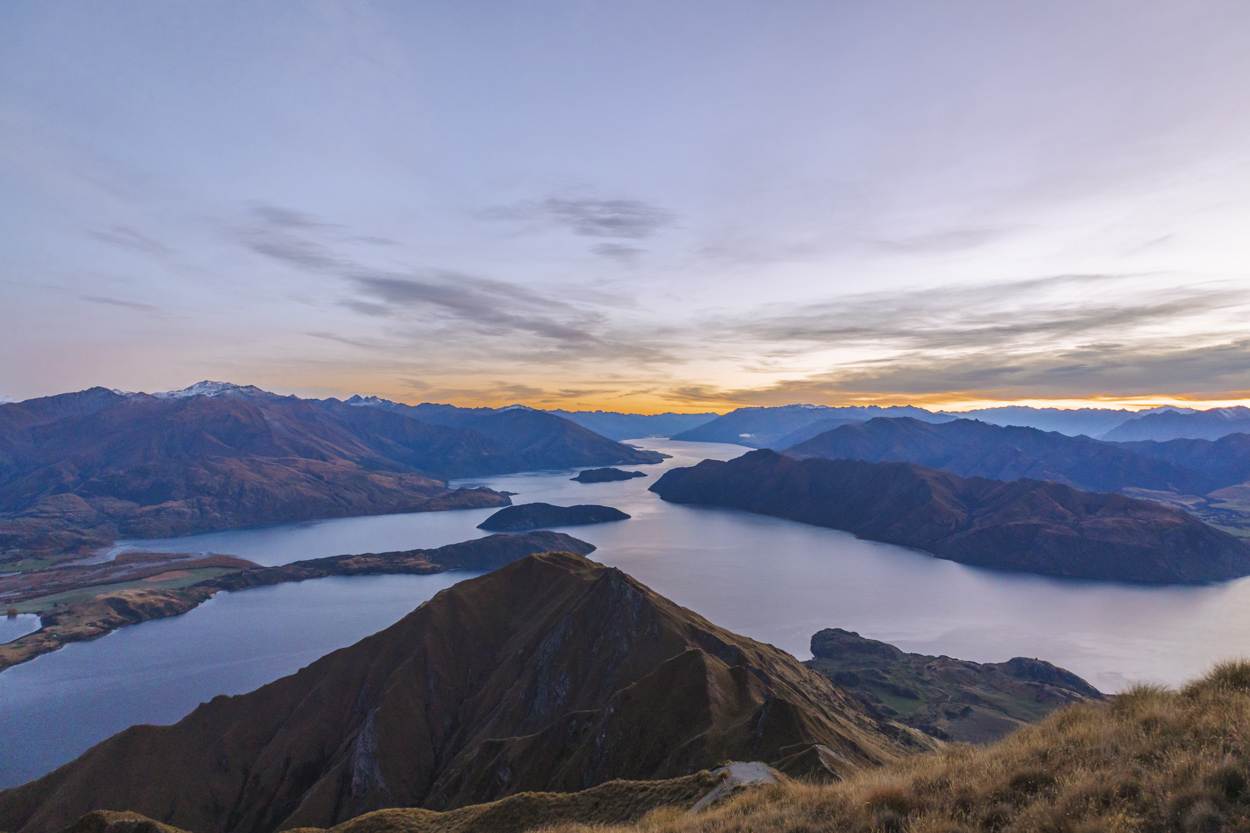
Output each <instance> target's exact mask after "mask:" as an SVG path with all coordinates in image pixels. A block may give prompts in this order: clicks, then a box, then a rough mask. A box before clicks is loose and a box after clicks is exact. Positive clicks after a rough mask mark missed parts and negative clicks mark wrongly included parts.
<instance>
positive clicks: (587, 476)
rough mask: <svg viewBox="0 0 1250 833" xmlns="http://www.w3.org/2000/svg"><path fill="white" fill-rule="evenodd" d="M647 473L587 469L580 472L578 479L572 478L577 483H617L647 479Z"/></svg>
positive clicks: (610, 469)
mask: <svg viewBox="0 0 1250 833" xmlns="http://www.w3.org/2000/svg"><path fill="white" fill-rule="evenodd" d="M646 476H647V473H646V472H641V471H622V470H621V469H614V468H611V467H609V468H606V469H586V470H585V471H582V472H578V474H577V476H576V477H570V478H569V480H573V481H575V482H577V483H615V482H617V481H618V480H633V479H634V478H635V477H646Z"/></svg>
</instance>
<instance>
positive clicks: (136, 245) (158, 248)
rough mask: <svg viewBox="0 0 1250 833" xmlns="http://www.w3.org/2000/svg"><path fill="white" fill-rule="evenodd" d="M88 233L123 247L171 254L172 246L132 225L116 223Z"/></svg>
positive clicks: (102, 240) (157, 253)
mask: <svg viewBox="0 0 1250 833" xmlns="http://www.w3.org/2000/svg"><path fill="white" fill-rule="evenodd" d="M88 234H90V235H91V236H92V237H94V238H95V239H96V240H99V241H101V242H104V243H108V244H110V245H113V246H117V247H118V248H122V249H129V250H131V251H135V252H142V253H144V254H148V255H153V256H156V257H164V256H166V255H169V254H171V250H170V248H169V247H168V246H166V245H165V244H164V243H162V242H161V241H159V240H157V239H155V238H153V237H149V236H148V235H146V234H144V233H143V232H141V231H139V230H137V229H135V228H132V227H130V226H123V225H115V226H110V227H109V228H107V229H93V230H91V231H89V232H88Z"/></svg>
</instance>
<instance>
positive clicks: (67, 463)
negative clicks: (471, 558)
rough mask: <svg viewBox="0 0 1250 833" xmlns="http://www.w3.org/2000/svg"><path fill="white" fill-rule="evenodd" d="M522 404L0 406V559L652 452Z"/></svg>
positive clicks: (206, 393)
mask: <svg viewBox="0 0 1250 833" xmlns="http://www.w3.org/2000/svg"><path fill="white" fill-rule="evenodd" d="M660 459H661V455H659V454H657V453H655V452H651V451H643V450H640V449H637V448H633V447H630V446H626V445H622V444H621V443H617V442H615V441H613V440H609V439H607V438H605V437H601V436H599V435H598V434H595V433H593V432H591V431H589V430H587V429H585V428H582V427H581V426H579V425H575V424H574V423H572V422H569V421H568V420H565V419H562V418H560V417H558V416H554V415H552V414H548V413H545V412H542V411H535V410H531V409H528V408H509V409H502V410H490V409H464V408H455V407H453V406H416V407H413V406H406V405H399V404H397V403H387V402H385V401H382V400H378V401H363V400H359V401H348V402H341V401H339V400H335V399H329V400H308V399H299V398H297V397H293V396H277V395H274V394H271V393H267V392H265V391H262V390H259V389H257V388H254V387H250V386H247V387H243V386H236V385H230V384H227V383H220V382H202V383H199V384H197V385H193V386H192V387H190V388H188V389H185V390H183V391H176V392H171V393H165V394H155V395H149V394H126V393H119V392H116V391H110V390H107V389H104V388H91V389H89V390H85V391H80V392H78V393H71V394H63V395H59V396H53V397H46V398H43V399H34V400H28V401H25V402H18V403H10V404H5V405H0V560H4V559H6V558H7V559H10V560H11V559H14V558H20V557H24V556H30V555H31V554H56V553H69V552H81V551H83V550H84V549H89V548H91V547H95V546H99V545H101V544H102V543H107V542H108V541H111V540H113V539H115V538H118V537H160V536H168V535H177V534H184V533H189V532H197V531H204V530H211V529H224V528H230V527H238V526H245V525H255V524H266V523H279V522H285V521H297V520H307V519H313V518H323V517H337V516H347V515H364V514H379V513H389V512H417V511H428V510H437V509H453V508H467V507H483V506H502V505H506V504H507V503H508V500H507V497H506V496H505V495H501V494H499V493H497V492H493V491H491V490H489V489H481V488H468V489H453V488H449V487H448V485H447V483H446V480H447V479H449V478H460V477H476V476H481V475H486V474H492V473H502V472H514V471H529V470H534V469H543V468H572V467H580V466H604V465H614V464H618V463H624V464H633V465H637V464H643V463H654V462H658V461H659V460H660Z"/></svg>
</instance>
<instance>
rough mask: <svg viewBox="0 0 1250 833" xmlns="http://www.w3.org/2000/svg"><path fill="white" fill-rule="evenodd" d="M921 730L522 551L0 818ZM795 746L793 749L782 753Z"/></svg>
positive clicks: (601, 769)
mask: <svg viewBox="0 0 1250 833" xmlns="http://www.w3.org/2000/svg"><path fill="white" fill-rule="evenodd" d="M929 743H931V742H930V741H929V740H928V739H924V738H923V736H920V735H918V734H917V733H913V732H912V731H911V730H908V729H905V728H903V727H901V726H896V725H894V724H885V723H881V722H878V721H877V720H874V719H872V718H871V717H869V716H868V715H867V714H866V713H865V711H864V710H863V708H862V707H861V706H860V705H859V704H858V702H857V701H855V700H854V699H852V698H850V697H849V696H847V695H845V694H843V693H842V692H840V691H839V690H837V689H836V688H835V687H834V686H833V685H832V684H831V683H830V682H829V681H828V680H826V679H825V678H823V677H822V676H820V675H819V674H816V673H815V672H813V671H810V670H808V669H807V668H805V667H804V666H803V665H802V664H801V663H799V662H798V661H797V660H795V659H794V658H793V657H791V656H789V655H787V654H785V653H783V652H781V651H778V650H777V649H775V648H772V647H771V646H768V645H763V644H760V643H758V642H755V641H753V640H750V639H747V638H744V637H741V636H737V635H735V634H732V633H730V632H728V631H726V630H723V629H721V628H718V627H716V626H715V625H713V624H711V623H709V622H707V621H706V620H704V619H702V618H701V617H699V616H697V615H696V614H694V613H692V612H690V611H688V610H685V609H684V608H681V607H678V606H677V605H675V604H673V603H672V602H670V601H668V600H666V599H664V598H662V597H660V596H658V595H656V594H655V593H653V592H651V591H650V590H648V589H647V588H646V587H644V586H642V585H641V584H639V583H638V582H636V581H634V580H633V579H631V578H629V577H628V576H626V575H625V574H623V573H621V572H620V571H618V570H615V569H610V568H606V567H603V566H601V565H598V564H596V563H594V562H592V561H588V560H587V559H585V558H583V557H580V556H575V555H571V554H566V553H558V554H546V555H538V556H531V557H529V558H526V559H523V560H521V561H518V562H516V563H514V564H511V565H509V566H507V567H505V568H503V569H501V570H498V571H496V572H494V573H491V574H489V575H486V576H483V577H481V578H478V579H474V580H472V581H466V582H463V583H461V584H459V585H457V586H456V587H453V588H451V589H449V590H446V591H444V592H442V593H440V594H439V595H438V596H436V597H435V598H434V599H432V600H430V601H429V602H427V603H426V604H424V605H422V606H421V607H419V608H417V610H415V611H413V613H411V614H409V615H408V616H407V617H405V618H404V619H402V620H400V621H399V622H398V623H396V624H395V625H393V626H391V627H390V628H387V629H386V630H384V631H381V632H380V633H378V634H375V635H373V636H371V637H369V638H367V639H364V640H362V641H361V642H359V643H357V644H356V645H353V646H351V647H349V648H345V649H342V650H340V651H336V652H334V653H332V654H329V655H328V656H326V657H323V658H322V659H320V660H318V661H317V662H315V663H313V664H312V665H310V666H308V667H307V668H305V669H303V670H302V671H300V672H298V673H297V674H294V675H292V676H290V677H286V678H284V679H281V680H278V681H277V682H274V683H271V684H270V685H267V686H265V687H263V688H261V689H258V690H257V691H254V692H252V693H250V694H246V695H243V696H239V697H218V698H215V699H214V700H213V701H211V702H210V703H207V704H205V705H203V706H201V707H200V708H198V709H197V710H196V711H194V712H193V713H192V714H191V715H189V716H188V717H186V718H185V719H183V720H182V721H181V722H179V723H177V724H175V725H173V726H168V727H152V726H141V727H134V728H131V729H129V730H127V731H125V732H122V733H120V734H119V735H116V736H114V737H113V738H111V739H109V740H107V741H105V742H103V743H101V744H100V745H98V746H96V747H95V748H93V749H92V750H90V751H89V752H87V753H86V754H85V755H83V756H82V757H81V758H79V759H78V760H76V761H74V762H72V763H70V764H68V765H66V766H64V767H62V768H61V769H59V770H57V771H55V772H53V773H51V774H50V775H47V776H45V777H44V778H42V779H40V780H38V781H35V782H32V783H31V784H28V785H26V786H24V787H19V788H17V789H14V790H10V791H8V792H5V793H0V829H7V830H11V831H14V833H45V831H46V832H47V833H51V832H52V831H55V830H58V829H59V828H61V827H63V826H65V825H66V824H68V823H70V822H71V821H73V820H74V819H76V818H78V817H79V816H81V815H83V814H84V813H87V812H89V811H91V810H96V809H100V808H109V807H112V808H119V807H120V808H126V809H128V810H133V811H136V812H140V813H143V814H144V815H147V816H149V817H151V818H154V819H157V820H159V821H162V822H168V823H171V824H174V825H177V826H179V827H185V828H187V829H190V830H194V831H196V833H216V832H217V831H221V832H222V833H224V831H240V833H268V831H271V830H275V829H279V828H283V827H291V826H303V825H307V826H322V827H325V826H330V825H332V824H335V823H337V822H340V821H343V820H345V819H348V818H351V817H352V816H355V815H358V814H360V813H363V812H366V811H369V810H373V809H378V808H383V807H394V806H422V807H427V808H432V809H442V808H451V807H457V806H462V805H466V804H471V803H475V802H483V801H490V800H493V799H496V798H499V797H501V796H505V795H508V794H511V793H515V792H520V791H525V790H534V789H544V790H560V791H567V790H578V789H583V788H586V787H590V786H593V785H595V784H598V783H602V782H604V781H608V780H610V779H614V778H629V779H641V778H651V779H654V778H668V777H673V776H679V775H683V774H686V773H690V772H693V771H695V770H699V769H703V768H707V767H709V766H712V765H715V764H718V763H720V762H721V761H723V760H726V759H731V758H733V759H739V760H762V761H781V760H782V759H783V758H789V759H790V760H789V763H791V764H794V762H796V761H801V760H805V758H803V757H802V756H799V755H798V753H801V752H802V751H803V750H804V749H806V748H808V747H811V746H812V745H814V744H821V745H822V746H823V747H824V749H823V750H822V754H820V755H815V754H813V755H809V756H807V757H806V759H807V760H813V761H816V760H820V761H823V762H824V765H825V766H826V767H829V768H831V769H833V770H834V771H835V772H836V773H837V774H847V773H849V772H851V771H853V770H855V769H858V768H860V767H862V766H866V765H876V764H880V763H883V762H886V761H889V760H892V759H894V758H895V757H896V756H898V755H899V754H900V753H901V752H903V751H904V750H905V749H907V748H914V747H916V746H921V745H927V744H929ZM796 756H797V757H796Z"/></svg>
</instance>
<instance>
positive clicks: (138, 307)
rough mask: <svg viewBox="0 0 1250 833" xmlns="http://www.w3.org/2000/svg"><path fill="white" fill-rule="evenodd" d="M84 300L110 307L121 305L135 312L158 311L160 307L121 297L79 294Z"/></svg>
mask: <svg viewBox="0 0 1250 833" xmlns="http://www.w3.org/2000/svg"><path fill="white" fill-rule="evenodd" d="M79 297H80V298H82V300H84V301H90V302H91V303H93V304H105V305H107V306H111V307H122V308H123V309H129V310H134V311H135V312H160V311H161V309H160V307H157V306H153V305H152V304H144V303H140V302H139V301H127V300H125V299H122V298H110V297H109V296H107V295H80V296H79Z"/></svg>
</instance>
